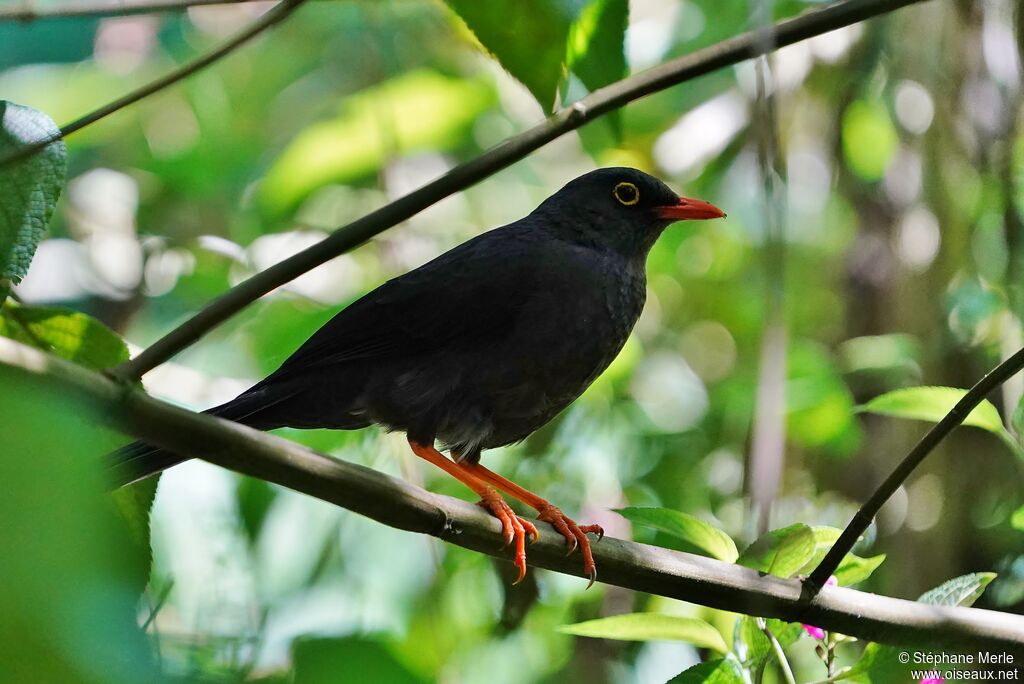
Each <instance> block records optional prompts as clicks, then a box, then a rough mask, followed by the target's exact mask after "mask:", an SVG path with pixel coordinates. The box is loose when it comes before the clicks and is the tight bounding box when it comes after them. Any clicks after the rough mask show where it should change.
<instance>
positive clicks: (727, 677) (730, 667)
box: [668, 655, 745, 684]
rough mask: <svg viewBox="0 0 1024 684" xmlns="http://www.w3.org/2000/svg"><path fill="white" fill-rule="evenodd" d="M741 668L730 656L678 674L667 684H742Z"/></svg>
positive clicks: (701, 664)
mask: <svg viewBox="0 0 1024 684" xmlns="http://www.w3.org/2000/svg"><path fill="white" fill-rule="evenodd" d="M744 681H745V680H744V678H743V668H742V667H740V664H739V662H738V661H737V660H736V658H734V657H733V656H732V655H728V656H726V657H725V658H721V659H718V660H709V661H707V662H706V663H700V664H698V665H694V666H693V667H691V668H689V669H687V670H685V671H684V672H680V673H679V674H677V675H676V676H675V677H673V678H672V679H670V680H669V681H668V684H743V682H744Z"/></svg>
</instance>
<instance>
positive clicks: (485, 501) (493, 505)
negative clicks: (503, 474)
mask: <svg viewBox="0 0 1024 684" xmlns="http://www.w3.org/2000/svg"><path fill="white" fill-rule="evenodd" d="M477 505H478V506H480V507H481V508H483V509H484V510H485V511H487V512H488V513H490V514H491V515H493V516H494V517H495V518H497V519H498V522H500V523H501V533H502V537H503V538H504V540H505V543H504V544H503V545H502V548H505V547H506V546H508V545H509V544H511V543H513V542H515V558H514V559H513V561H512V562H513V563H514V565H515V566H516V569H517V570H519V576H518V577H517V578H516V580H515V581H514V582H513V583H512V584H519V583H520V582H522V581H523V579H524V578H525V577H526V537H527V536H529V537H530V538H531V539H532V540H533V541H537V538H538V537H539V536H540V534H539V533H538V532H537V527H536V526H535V525H534V524H533V523H532V522H530V521H529V520H526V519H525V518H521V517H519V516H518V515H516V512H515V511H513V510H512V507H511V506H509V505H508V503H507V502H506V501H505V500H504V499H502V498H501V496H500V495H499V494H498V493H497V492H495V491H493V490H492V491H490V492H488V493H487V494H485V495H484V496H482V497H481V498H480V501H478V502H477Z"/></svg>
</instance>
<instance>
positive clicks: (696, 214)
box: [655, 197, 725, 221]
mask: <svg viewBox="0 0 1024 684" xmlns="http://www.w3.org/2000/svg"><path fill="white" fill-rule="evenodd" d="M655 211H656V212H657V213H658V218H663V219H670V220H672V221H685V220H688V219H689V220H701V219H716V218H723V217H724V216H725V212H724V211H722V210H721V209H719V208H718V207H716V206H715V205H714V204H711V203H710V202H705V201H704V200H699V199H690V198H689V197H680V198H679V201H678V202H677V203H676V204H671V205H669V206H665V207H656V208H655Z"/></svg>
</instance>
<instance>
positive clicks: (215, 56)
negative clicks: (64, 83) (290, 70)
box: [0, 0, 305, 167]
mask: <svg viewBox="0 0 1024 684" xmlns="http://www.w3.org/2000/svg"><path fill="white" fill-rule="evenodd" d="M304 1H305V0H281V2H279V3H278V4H277V5H274V7H273V8H272V9H271V10H269V11H268V12H267V13H266V14H264V15H263V16H261V17H260V18H259V19H257V20H256V21H254V22H253V23H252V24H250V25H249V26H248V27H246V28H245V29H242V31H240V32H239V33H237V34H236V35H234V36H232V37H231V38H230V39H228V40H227V41H226V42H225V43H224V44H222V45H221V46H220V47H218V48H216V49H214V50H212V51H211V52H209V53H207V54H205V55H203V56H202V57H199V58H198V59H195V60H193V61H191V62H189V63H188V64H185V65H184V66H182V67H180V68H178V69H175V70H174V71H172V72H170V73H168V74H165V75H164V76H161V77H160V78H158V79H156V80H154V81H151V82H149V83H147V84H146V85H144V86H142V87H140V88H138V89H136V90H133V91H132V92H130V93H128V94H127V95H124V96H123V97H120V98H118V99H116V100H114V101H113V102H110V103H108V104H106V105H104V106H102V107H100V108H99V109H96V110H94V111H92V112H89V113H88V114H86V115H85V116H82V117H79V118H78V119H75V120H74V121H72V122H70V123H68V124H65V125H64V126H62V127H61V129H60V131H58V132H57V133H56V134H55V135H51V136H47V137H45V138H42V139H40V140H37V141H36V142H33V143H32V144H30V145H26V146H24V147H22V148H19V149H17V150H15V151H14V152H12V153H10V154H9V155H7V156H6V157H4V158H3V159H0V167H3V166H6V165H8V164H13V163H15V162H18V161H21V160H22V159H24V158H26V157H28V156H31V155H33V154H35V153H36V152H38V151H39V150H41V149H43V148H44V147H46V146H47V145H49V144H51V143H54V142H56V141H58V140H60V139H61V138H66V137H67V136H69V135H71V134H72V133H76V132H78V131H80V130H82V129H83V128H85V127H86V126H89V125H91V124H94V123H96V122H97V121H99V120H100V119H103V118H106V117H107V116H110V115H111V114H113V113H114V112H117V111H119V110H122V109H124V108H125V107H127V106H129V105H133V104H135V103H136V102H138V101H139V100H141V99H143V98H146V97H149V96H150V95H152V94H153V93H157V92H159V91H161V90H163V89H164V88H168V87H170V86H172V85H174V84H175V83H177V82H178V81H181V80H183V79H185V78H188V77H189V76H191V75H192V74H194V73H196V72H197V71H199V70H201V69H205V68H206V67H208V66H210V65H211V64H213V63H214V62H216V61H217V60H219V59H220V58H221V57H224V56H226V55H228V54H230V53H231V52H234V51H235V49H237V48H238V47H240V46H241V45H243V44H244V43H247V42H248V41H250V40H251V39H253V38H255V37H256V36H257V35H259V34H260V33H262V32H263V31H265V30H267V29H268V28H270V27H271V26H273V25H274V24H277V23H278V22H280V21H282V20H284V19H285V18H287V17H288V15H290V14H291V13H292V12H294V11H295V9H296V8H298V6H299V5H301V4H302V3H303V2H304Z"/></svg>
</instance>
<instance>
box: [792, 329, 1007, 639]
mask: <svg viewBox="0 0 1024 684" xmlns="http://www.w3.org/2000/svg"><path fill="white" fill-rule="evenodd" d="M1021 368H1024V349H1021V350H1020V351H1018V352H1017V353H1016V354H1014V355H1013V356H1011V357H1010V358H1008V359H1006V360H1005V361H1003V362H1002V363H1000V364H999V365H998V366H996V367H995V368H994V369H992V371H990V372H989V373H988V375H986V376H985V377H983V378H982V379H981V380H979V381H978V383H977V384H976V385H974V387H972V388H971V389H970V390H969V391H968V392H967V394H965V395H964V396H963V398H962V399H960V401H958V402H957V403H956V406H954V407H953V408H952V409H951V410H950V412H949V413H947V414H946V415H945V416H944V417H943V418H942V420H940V421H939V422H938V423H936V424H935V425H934V426H933V427H932V429H931V430H929V431H928V432H927V433H926V434H925V436H924V437H922V438H921V441H919V442H918V443H917V444H916V445H915V446H914V448H913V449H911V451H910V453H909V454H907V456H906V458H904V459H903V461H902V462H900V464H899V465H898V466H896V469H895V470H893V471H892V474H891V475H889V477H887V478H886V479H885V482H883V483H882V484H881V485H879V487H878V489H877V490H875V493H874V494H872V495H871V498H869V499H868V500H867V501H865V502H864V505H863V506H861V507H860V510H858V511H857V513H856V514H855V515H854V516H853V520H851V521H850V524H849V525H847V526H846V529H845V530H843V533H842V534H841V535H840V536H839V539H837V540H836V543H835V544H833V545H832V548H831V549H829V552H828V554H827V555H826V556H825V558H823V559H822V561H821V563H819V564H818V567H816V568H815V569H814V571H813V572H812V573H811V575H810V576H809V577H808V578H807V579H806V580H805V581H804V601H805V602H807V603H809V602H811V601H813V600H814V597H815V596H817V595H818V592H820V591H821V588H822V587H823V586H824V585H825V582H826V581H827V580H828V578H829V577H830V576H832V575H834V574H835V571H836V568H838V567H839V564H840V563H841V562H842V561H843V558H845V557H846V554H847V553H849V552H850V551H851V550H852V549H853V547H854V545H855V544H856V543H857V540H858V539H860V537H861V535H862V534H864V531H865V530H867V529H868V526H869V525H870V524H871V521H872V520H874V519H875V516H876V515H878V511H879V510H880V509H881V508H882V506H883V505H884V504H885V502H886V501H888V500H889V497H890V496H892V495H893V492H895V491H896V490H897V489H899V488H900V485H902V484H903V483H904V482H906V480H907V478H908V477H910V474H911V473H912V472H914V469H915V468H917V466H918V465H920V463H921V461H923V460H924V459H925V457H926V456H928V454H930V453H931V451H932V449H934V448H935V447H936V445H938V443H939V442H941V441H942V440H943V438H945V436H946V435H948V434H949V433H950V432H952V430H953V428H955V427H956V426H957V425H960V423H962V422H964V419H966V418H967V416H969V415H970V413H971V411H973V410H974V407H976V406H977V405H978V404H980V403H981V402H982V400H983V399H984V398H985V397H986V396H987V395H988V394H989V393H990V392H991V391H992V390H994V389H996V388H997V387H999V386H1000V385H1001V384H1003V383H1004V382H1006V380H1007V379H1009V378H1010V377H1012V376H1014V375H1016V374H1017V372H1018V371H1020V370H1021ZM838 631H839V632H840V633H841V634H846V632H843V631H842V630H838Z"/></svg>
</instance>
